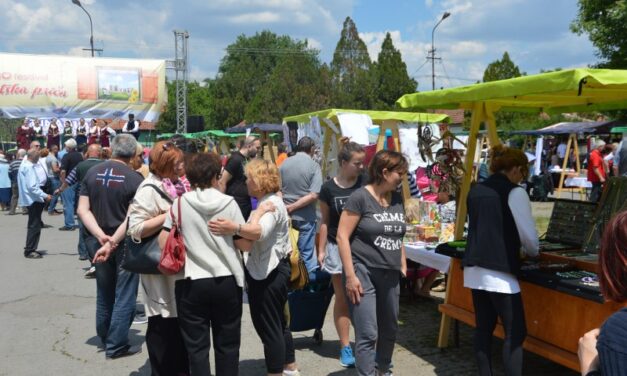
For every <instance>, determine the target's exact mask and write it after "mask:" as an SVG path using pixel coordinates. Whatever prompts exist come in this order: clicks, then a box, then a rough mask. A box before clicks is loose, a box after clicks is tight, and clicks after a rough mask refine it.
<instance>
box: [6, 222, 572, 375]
mask: <svg viewBox="0 0 627 376" xmlns="http://www.w3.org/2000/svg"><path fill="white" fill-rule="evenodd" d="M4 213H5V212H2V213H0V239H1V241H0V256H1V257H2V262H1V263H0V286H2V288H1V289H0V323H1V329H2V337H1V338H2V339H1V340H0V375H150V364H149V362H148V352H147V350H146V346H145V343H144V334H145V331H146V325H145V324H144V325H133V326H132V327H131V330H130V341H131V344H141V345H142V347H143V352H142V353H141V354H138V355H134V356H131V357H127V358H121V359H116V360H105V356H104V353H103V352H100V351H99V349H98V345H99V339H98V338H97V337H96V336H95V307H96V303H95V301H96V287H95V280H93V279H84V278H83V273H84V272H85V270H86V268H87V267H88V266H89V265H88V263H87V262H85V261H79V260H78V254H77V251H76V243H77V238H78V231H72V232H63V231H58V230H57V229H58V228H59V227H61V226H62V225H63V216H53V217H50V216H48V214H44V215H43V220H44V222H45V223H47V224H50V225H52V226H53V227H52V228H47V229H43V230H42V235H41V241H40V250H42V251H44V252H45V255H44V257H43V258H42V259H35V260H31V259H26V258H24V256H23V247H24V243H25V239H26V222H27V216H25V215H16V216H6V215H4ZM435 295H436V298H435V299H433V300H424V299H421V300H419V299H416V298H410V297H408V296H406V294H403V296H402V297H401V309H400V317H399V323H400V330H399V334H398V339H397V346H396V348H395V353H394V357H393V363H394V368H393V371H394V373H395V374H396V375H473V374H476V372H477V371H476V366H475V361H474V357H473V353H472V328H469V327H467V326H466V325H463V324H460V344H459V347H450V348H448V349H445V350H440V349H438V348H437V347H436V339H437V335H438V328H439V324H440V314H439V313H438V311H437V304H438V303H440V302H441V301H442V299H443V296H444V294H443V293H438V294H435ZM451 332H453V331H451ZM451 335H452V334H451ZM323 336H324V341H323V343H322V345H317V344H316V343H315V341H314V340H313V331H308V332H302V333H294V343H295V346H296V359H297V363H298V366H299V368H300V370H301V374H302V375H304V376H309V375H311V376H314V375H354V374H355V371H354V370H352V369H348V370H346V369H344V368H342V367H341V366H340V365H339V363H338V355H339V342H338V341H337V334H336V333H335V328H334V326H333V320H332V310H331V309H329V310H328V312H327V315H326V319H325V324H324V327H323ZM451 342H452V341H451ZM501 348H502V346H501V342H500V341H499V340H495V345H494V348H493V351H494V356H493V358H494V369H495V374H502V373H503V371H502V370H503V368H502V366H501V363H500V358H501V356H500V352H501ZM211 358H213V355H211ZM264 372H265V367H264V361H263V349H262V345H261V342H260V340H259V339H258V337H257V335H256V333H255V331H254V329H253V326H252V322H251V319H250V314H249V310H248V306H247V305H246V304H245V306H244V314H243V316H242V344H241V349H240V375H244V376H248V375H250V376H252V375H264V374H265V373H264ZM524 374H526V375H566V376H570V375H572V376H574V375H576V374H577V373H575V372H572V371H570V370H568V369H566V368H564V367H561V366H559V365H557V364H555V363H552V362H550V361H548V360H545V359H543V358H541V357H539V356H536V355H534V354H531V353H528V352H527V353H525V360H524Z"/></svg>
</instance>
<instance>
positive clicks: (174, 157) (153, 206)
mask: <svg viewBox="0 0 627 376" xmlns="http://www.w3.org/2000/svg"><path fill="white" fill-rule="evenodd" d="M139 151H140V152H141V148H140V150H139ZM182 165H183V152H182V151H181V149H179V148H177V147H176V146H175V145H174V143H172V142H164V141H161V142H158V143H157V144H156V145H155V146H154V147H153V148H152V151H151V152H150V173H149V174H148V177H147V178H146V180H144V181H143V182H142V184H141V185H140V186H139V188H137V193H136V194H135V198H134V199H133V203H132V204H131V206H130V208H129V219H128V232H127V235H129V236H131V238H132V239H133V241H135V242H137V243H139V242H141V240H142V239H146V238H148V237H151V236H153V235H155V234H158V233H159V232H160V231H161V228H162V227H163V224H164V222H165V219H166V216H167V213H168V211H169V210H170V206H171V205H172V201H173V200H174V199H176V198H177V197H180V196H182V195H183V193H185V192H187V191H189V186H186V185H185V184H182V183H181V182H180V179H179V176H180V174H181V172H183V173H184V170H183V169H182ZM140 277H141V284H140V287H139V288H140V291H141V296H142V298H143V303H144V307H145V311H146V316H148V329H147V330H146V347H147V348H148V356H149V358H150V366H151V368H152V374H153V375H180V374H185V375H186V374H189V364H188V357H187V351H186V350H185V345H184V343H183V338H182V336H181V332H180V327H179V319H178V311H177V307H176V301H175V293H174V285H175V282H176V280H177V279H179V278H180V277H181V276H180V275H162V274H141V275H140Z"/></svg>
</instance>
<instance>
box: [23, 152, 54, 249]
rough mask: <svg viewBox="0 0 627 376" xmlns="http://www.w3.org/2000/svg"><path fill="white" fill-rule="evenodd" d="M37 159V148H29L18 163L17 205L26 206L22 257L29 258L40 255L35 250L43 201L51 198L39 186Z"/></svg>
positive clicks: (40, 226) (39, 233)
mask: <svg viewBox="0 0 627 376" xmlns="http://www.w3.org/2000/svg"><path fill="white" fill-rule="evenodd" d="M38 161H39V149H37V148H31V149H30V150H29V151H28V153H27V154H26V160H24V161H23V162H22V164H21V165H20V169H19V171H18V178H17V182H18V189H19V192H20V194H19V205H20V206H21V207H27V208H28V231H27V232H26V246H25V247H24V257H26V258H30V259H38V258H41V257H42V254H41V253H40V252H37V247H38V246H39V237H40V235H41V228H42V226H43V222H42V221H41V213H42V212H43V210H44V206H45V203H46V202H49V201H50V200H51V199H52V196H50V195H49V194H46V193H45V192H44V191H43V190H42V189H41V188H40V182H39V179H38V177H37V173H36V172H35V168H34V166H35V165H37V162H38Z"/></svg>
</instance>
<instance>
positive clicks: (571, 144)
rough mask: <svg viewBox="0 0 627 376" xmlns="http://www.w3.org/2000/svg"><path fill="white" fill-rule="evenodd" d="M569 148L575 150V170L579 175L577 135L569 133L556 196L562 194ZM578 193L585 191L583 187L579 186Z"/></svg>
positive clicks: (558, 196)
mask: <svg viewBox="0 0 627 376" xmlns="http://www.w3.org/2000/svg"><path fill="white" fill-rule="evenodd" d="M571 148H572V149H573V150H574V151H575V172H576V173H577V175H579V172H580V171H581V165H580V163H579V145H577V135H576V134H575V133H571V134H570V135H569V136H568V143H567V144H566V154H565V156H564V162H562V172H561V173H560V183H559V185H558V186H557V198H560V196H561V195H562V189H564V179H565V177H566V166H567V165H568V158H569V157H570V150H571ZM578 190H579V194H580V195H582V194H584V193H585V191H584V188H579V189H578Z"/></svg>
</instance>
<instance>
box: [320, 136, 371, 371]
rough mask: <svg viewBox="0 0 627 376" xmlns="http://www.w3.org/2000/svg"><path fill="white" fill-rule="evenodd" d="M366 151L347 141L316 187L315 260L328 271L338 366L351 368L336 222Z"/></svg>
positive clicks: (358, 185)
mask: <svg viewBox="0 0 627 376" xmlns="http://www.w3.org/2000/svg"><path fill="white" fill-rule="evenodd" d="M365 157H366V152H365V151H364V148H363V147H361V145H359V144H358V143H356V142H348V143H347V144H345V145H344V146H343V147H342V149H341V150H340V152H339V153H338V156H337V159H338V162H339V164H340V171H339V174H338V175H337V176H336V177H335V178H333V179H330V180H328V181H327V182H326V183H324V184H323V185H322V188H321V189H320V195H319V196H318V197H319V200H320V213H321V214H322V223H321V224H320V243H319V244H318V262H319V263H320V269H321V270H323V271H325V272H327V273H329V274H331V280H332V282H333V290H334V291H335V303H334V306H333V320H334V321H335V329H336V330H337V334H338V336H339V337H340V346H341V348H340V365H342V367H352V366H354V365H355V357H354V355H353V350H352V349H351V347H350V338H349V331H350V316H349V312H348V303H347V302H346V296H345V294H344V286H342V260H340V253H339V251H338V249H337V241H336V240H335V238H336V236H337V225H338V223H339V221H340V214H342V210H344V204H345V203H346V200H348V197H349V196H350V195H351V193H353V192H354V191H355V190H356V189H358V188H361V186H362V185H363V184H364V178H363V176H362V174H361V173H362V170H363V167H364V158H365Z"/></svg>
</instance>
